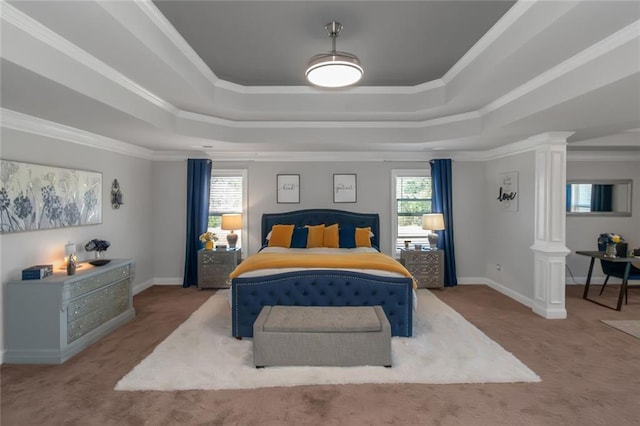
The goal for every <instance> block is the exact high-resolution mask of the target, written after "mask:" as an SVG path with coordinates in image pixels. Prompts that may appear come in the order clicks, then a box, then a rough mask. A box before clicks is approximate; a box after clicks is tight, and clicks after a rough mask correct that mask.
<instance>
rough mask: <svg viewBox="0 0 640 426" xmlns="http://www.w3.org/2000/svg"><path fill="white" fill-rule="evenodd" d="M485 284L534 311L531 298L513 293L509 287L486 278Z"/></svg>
mask: <svg viewBox="0 0 640 426" xmlns="http://www.w3.org/2000/svg"><path fill="white" fill-rule="evenodd" d="M485 283H486V284H487V285H488V286H489V287H491V288H492V289H494V290H496V291H497V292H499V293H502V294H504V295H505V296H508V297H509V298H511V299H513V300H515V301H516V302H519V303H521V304H523V305H524V306H526V307H528V308H531V309H533V306H534V302H533V299H530V298H529V297H526V296H524V295H522V294H520V293H518V292H516V291H513V290H512V289H510V288H509V287H506V286H504V285H502V284H500V283H498V282H496V281H493V280H492V279H489V278H485Z"/></svg>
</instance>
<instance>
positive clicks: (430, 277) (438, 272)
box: [400, 249, 444, 288]
mask: <svg viewBox="0 0 640 426" xmlns="http://www.w3.org/2000/svg"><path fill="white" fill-rule="evenodd" d="M400 263H402V264H403V265H404V267H405V268H407V270H408V271H409V272H411V275H413V277H414V278H415V279H416V281H418V287H422V288H442V287H444V251H443V250H405V249H401V250H400Z"/></svg>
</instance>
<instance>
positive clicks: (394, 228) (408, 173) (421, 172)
mask: <svg viewBox="0 0 640 426" xmlns="http://www.w3.org/2000/svg"><path fill="white" fill-rule="evenodd" d="M414 176H418V177H429V178H431V166H430V165H429V164H428V163H427V165H426V167H425V168H424V169H392V170H391V242H390V243H389V249H390V251H389V252H390V253H391V254H392V255H396V256H398V255H399V254H400V249H399V248H398V246H397V244H396V242H397V241H398V206H397V200H398V199H397V193H396V186H397V180H398V178H401V177H414ZM432 182H433V181H432ZM432 196H433V194H432ZM431 203H432V206H433V198H431ZM425 238H426V231H425Z"/></svg>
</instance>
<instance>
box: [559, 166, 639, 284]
mask: <svg viewBox="0 0 640 426" xmlns="http://www.w3.org/2000/svg"><path fill="white" fill-rule="evenodd" d="M571 179H632V180H633V183H632V189H633V192H632V194H631V202H632V205H631V213H632V216H630V217H606V216H587V217H585V216H580V217H579V216H567V248H568V249H569V250H571V254H569V256H567V267H568V270H567V283H568V284H576V283H577V284H584V282H585V280H586V276H587V272H588V270H589V262H590V259H589V258H588V257H585V256H580V255H577V254H575V251H576V250H597V249H598V248H597V246H596V240H597V238H598V235H599V234H601V233H605V232H612V233H616V234H620V235H622V236H623V237H624V239H625V241H627V242H628V243H629V247H640V161H638V160H631V161H568V162H567V180H571ZM569 271H570V272H571V274H573V278H572V277H571V274H570V273H569ZM593 274H594V276H593V278H592V280H593V282H597V283H601V282H603V281H604V276H603V274H602V268H600V263H599V262H596V263H595V267H594V270H593ZM574 278H575V281H574ZM611 281H612V282H618V281H619V280H617V279H614V278H611Z"/></svg>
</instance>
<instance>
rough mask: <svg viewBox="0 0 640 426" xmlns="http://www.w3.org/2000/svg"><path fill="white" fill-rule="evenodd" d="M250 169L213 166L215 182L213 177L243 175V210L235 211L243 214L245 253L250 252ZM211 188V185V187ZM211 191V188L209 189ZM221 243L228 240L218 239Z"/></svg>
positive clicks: (242, 237)
mask: <svg viewBox="0 0 640 426" xmlns="http://www.w3.org/2000/svg"><path fill="white" fill-rule="evenodd" d="M248 175H249V173H248V170H247V169H216V168H215V167H213V168H212V170H211V181H212V182H213V177H214V176H216V177H224V176H242V212H234V213H241V214H242V229H241V230H240V231H242V233H241V235H242V236H241V239H240V248H241V249H242V250H243V251H245V253H247V252H248V248H249V232H248V228H249V222H248V218H249V209H248V194H249V190H248V187H249V185H248V183H249V180H248ZM209 188H211V187H209ZM209 190H210V191H211V189H209ZM209 196H211V194H209ZM218 242H219V243H222V244H226V243H227V241H226V240H218Z"/></svg>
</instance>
